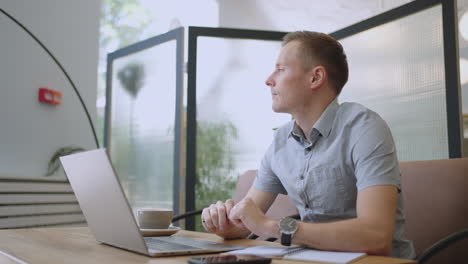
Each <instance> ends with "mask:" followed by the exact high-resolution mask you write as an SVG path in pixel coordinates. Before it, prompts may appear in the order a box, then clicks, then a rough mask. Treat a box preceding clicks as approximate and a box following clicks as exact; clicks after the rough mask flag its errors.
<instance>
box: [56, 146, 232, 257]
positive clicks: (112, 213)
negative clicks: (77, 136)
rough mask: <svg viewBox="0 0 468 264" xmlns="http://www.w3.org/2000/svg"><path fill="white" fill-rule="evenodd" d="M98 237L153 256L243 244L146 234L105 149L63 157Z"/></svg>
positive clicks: (80, 202)
mask: <svg viewBox="0 0 468 264" xmlns="http://www.w3.org/2000/svg"><path fill="white" fill-rule="evenodd" d="M60 161H61V163H62V166H63V168H64V170H65V174H66V175H67V177H68V180H69V181H70V185H71V187H72V189H73V192H74V193H75V196H76V199H77V200H78V203H79V204H80V208H81V210H82V211H83V214H84V216H85V218H86V222H87V223H88V227H89V229H90V230H91V233H92V234H93V235H94V237H95V238H96V240H97V241H99V242H102V243H105V244H108V245H111V246H114V247H118V248H122V249H126V250H129V251H133V252H137V253H141V254H145V255H149V256H170V255H185V254H194V253H211V252H223V251H229V250H234V249H239V248H241V247H235V246H231V245H226V244H222V243H214V242H210V241H205V240H197V239H192V238H188V237H182V236H167V237H143V236H142V234H141V233H140V229H139V228H138V226H137V224H136V220H135V218H134V216H133V213H132V210H131V208H130V206H129V204H128V201H127V199H126V197H125V194H124V192H123V190H122V187H121V185H120V182H119V180H118V178H117V177H116V175H115V172H114V169H113V168H112V164H111V162H110V160H109V158H108V157H107V153H106V150H105V149H97V150H92V151H86V152H80V153H76V154H72V155H68V156H63V157H61V158H60Z"/></svg>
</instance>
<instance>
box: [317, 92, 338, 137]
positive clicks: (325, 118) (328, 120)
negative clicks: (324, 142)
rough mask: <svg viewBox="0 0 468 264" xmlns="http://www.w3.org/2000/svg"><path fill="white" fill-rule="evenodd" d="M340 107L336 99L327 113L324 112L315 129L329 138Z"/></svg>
mask: <svg viewBox="0 0 468 264" xmlns="http://www.w3.org/2000/svg"><path fill="white" fill-rule="evenodd" d="M338 106H339V104H338V99H336V98H335V100H333V101H332V102H331V103H330V104H329V105H328V106H327V108H326V109H325V111H323V113H322V115H321V116H320V118H319V120H318V121H317V122H315V125H314V126H313V128H315V129H317V130H318V131H319V132H320V134H322V136H325V137H328V135H330V132H331V129H332V126H333V121H334V120H335V116H336V111H337V110H338Z"/></svg>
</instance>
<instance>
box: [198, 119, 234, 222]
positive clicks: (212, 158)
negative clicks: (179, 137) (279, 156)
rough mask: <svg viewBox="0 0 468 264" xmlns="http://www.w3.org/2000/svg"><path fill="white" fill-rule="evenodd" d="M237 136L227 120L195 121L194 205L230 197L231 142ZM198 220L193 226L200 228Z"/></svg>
mask: <svg viewBox="0 0 468 264" xmlns="http://www.w3.org/2000/svg"><path fill="white" fill-rule="evenodd" d="M237 137H238V135H237V128H236V127H235V126H234V125H233V124H232V123H231V122H229V121H224V122H217V123H215V122H207V121H198V122H197V161H196V173H197V179H196V185H195V192H196V202H195V206H196V208H203V207H206V206H207V205H209V204H211V203H213V202H216V201H218V200H221V201H224V200H226V199H230V198H231V197H232V194H233V192H234V189H235V187H236V182H237V176H236V177H233V176H230V175H232V172H233V170H234V169H235V160H234V154H235V152H234V150H233V144H232V143H233V142H235V140H236V139H237ZM198 220H199V219H197V221H196V227H195V229H196V230H199V231H202V230H204V229H203V227H202V226H201V223H199V221H198Z"/></svg>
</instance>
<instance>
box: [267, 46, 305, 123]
mask: <svg viewBox="0 0 468 264" xmlns="http://www.w3.org/2000/svg"><path fill="white" fill-rule="evenodd" d="M299 46H300V43H299V42H297V41H291V42H289V43H288V44H286V45H285V46H284V47H283V48H281V52H280V54H279V56H278V59H277V61H276V66H275V71H274V72H273V73H272V74H271V75H270V76H269V77H268V79H267V80H266V82H265V83H266V85H268V86H270V88H271V96H272V109H273V111H275V112H278V113H290V114H293V113H294V112H296V111H300V108H301V107H302V106H303V105H304V103H305V102H307V101H308V97H309V91H308V90H309V89H308V86H309V77H308V76H309V75H308V74H307V72H306V71H305V70H304V67H303V66H302V61H301V60H300V55H299V53H298V52H299Z"/></svg>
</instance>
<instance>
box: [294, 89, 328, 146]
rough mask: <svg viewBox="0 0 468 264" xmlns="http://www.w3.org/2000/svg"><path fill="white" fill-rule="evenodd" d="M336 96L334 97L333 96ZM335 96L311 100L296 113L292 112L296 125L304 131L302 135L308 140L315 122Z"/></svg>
mask: <svg viewBox="0 0 468 264" xmlns="http://www.w3.org/2000/svg"><path fill="white" fill-rule="evenodd" d="M335 98H336V97H335ZM335 98H332V97H330V98H327V100H323V99H322V100H319V101H317V102H311V104H309V105H307V106H306V107H304V108H303V109H302V111H299V112H297V113H294V114H292V115H293V116H294V119H295V120H296V124H297V126H299V128H300V129H301V130H302V132H304V136H305V137H306V139H307V140H309V141H310V138H309V137H310V132H311V130H312V127H313V126H314V125H315V123H316V122H317V121H318V120H319V119H320V116H322V114H323V112H324V111H325V109H327V107H328V105H329V104H330V103H331V102H333V100H335Z"/></svg>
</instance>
